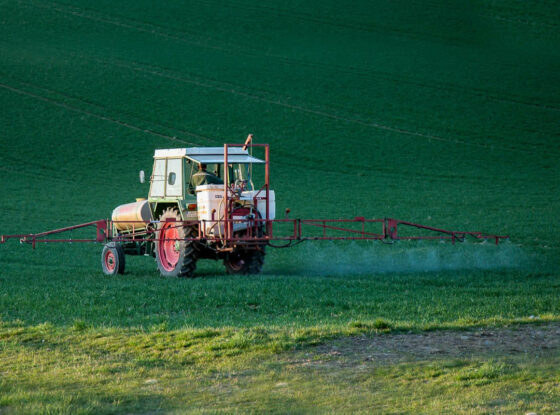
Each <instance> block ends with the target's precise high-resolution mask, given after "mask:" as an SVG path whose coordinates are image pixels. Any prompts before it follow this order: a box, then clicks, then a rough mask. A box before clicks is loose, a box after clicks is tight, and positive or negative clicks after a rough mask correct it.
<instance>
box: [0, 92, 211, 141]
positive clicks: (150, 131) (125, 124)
mask: <svg viewBox="0 0 560 415" xmlns="http://www.w3.org/2000/svg"><path fill="white" fill-rule="evenodd" d="M21 83H23V84H27V85H28V86H32V87H33V88H37V89H40V90H43V91H44V92H48V93H51V94H58V95H60V96H63V97H66V98H67V99H72V100H75V101H80V102H82V103H84V104H86V105H89V106H96V107H99V108H101V109H102V110H104V111H106V112H111V111H110V108H107V107H103V106H100V105H97V104H94V103H91V102H87V101H84V100H82V99H80V98H76V97H71V96H69V95H66V94H63V93H62V92H58V91H55V90H51V89H46V88H42V87H39V86H36V85H33V84H29V83H24V82H21ZM0 88H4V89H6V90H9V91H12V92H14V93H17V94H20V95H25V96H28V97H31V98H35V99H38V100H40V101H43V102H47V103H49V104H52V105H55V106H57V107H60V108H64V109H66V110H68V111H72V112H77V113H81V114H85V115H88V116H91V117H94V118H97V119H100V120H103V121H107V122H111V123H114V124H117V125H119V126H121V127H125V128H128V129H131V130H134V131H138V132H141V133H145V134H150V135H153V136H157V137H161V138H166V139H169V140H172V141H178V142H181V143H185V144H192V145H199V143H194V142H190V141H186V140H183V139H178V138H177V137H176V136H171V135H167V134H163V133H159V132H157V131H154V130H153V129H150V128H143V127H139V126H137V125H134V124H132V123H130V122H127V121H122V120H119V119H117V118H113V117H109V116H106V115H101V114H97V113H95V112H92V111H89V110H86V109H83V108H79V107H76V106H72V105H69V104H67V103H65V102H61V101H58V100H55V99H53V98H49V97H46V96H44V95H40V94H36V93H33V92H30V91H27V90H24V89H22V88H16V87H14V86H11V85H8V84H5V83H1V82H0ZM143 121H147V122H150V123H153V124H156V123H155V122H152V121H151V120H143ZM156 125H157V124H156ZM159 126H160V127H163V128H166V129H173V130H176V131H180V132H181V133H183V134H185V135H189V136H192V137H195V138H198V139H202V140H204V141H213V139H211V138H209V137H205V136H202V135H199V134H196V133H192V132H190V131H186V130H179V129H177V128H174V127H167V126H164V125H162V124H159Z"/></svg>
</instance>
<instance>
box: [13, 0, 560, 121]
mask: <svg viewBox="0 0 560 415" xmlns="http://www.w3.org/2000/svg"><path fill="white" fill-rule="evenodd" d="M19 4H20V5H22V6H28V7H31V6H32V5H31V4H25V3H24V2H23V1H22V0H20V1H19ZM52 4H54V5H56V6H52ZM33 6H35V7H39V8H44V9H48V10H53V11H56V12H59V13H63V14H65V15H70V16H78V17H82V18H85V19H88V20H92V21H98V22H102V23H106V24H110V25H114V26H117V27H122V28H126V29H131V30H136V31H140V32H143V33H147V34H150V35H152V36H160V37H164V38H169V39H172V40H176V41H179V42H182V43H186V44H190V45H194V46H198V47H202V48H206V49H212V50H218V51H221V52H224V53H228V54H234V53H242V54H245V55H247V56H252V57H260V56H264V57H267V58H271V59H274V60H278V61H281V62H283V63H284V64H286V65H294V64H296V65H304V66H308V67H312V68H317V67H319V68H324V69H329V70H332V69H333V68H334V69H335V70H337V71H339V72H342V73H347V74H352V75H359V76H362V77H366V78H368V79H384V80H389V81H392V82H396V83H405V84H409V85H413V86H417V87H420V88H428V89H431V90H443V91H460V92H461V93H467V94H469V95H473V96H481V97H485V98H487V99H490V100H492V101H497V102H508V103H514V104H519V105H527V106H531V107H536V108H544V109H548V110H553V111H559V112H560V106H558V105H560V104H556V103H554V104H547V103H537V102H533V101H528V100H527V99H531V98H530V97H519V96H516V95H514V94H511V92H507V93H506V92H504V91H499V92H498V91H496V92H491V91H488V90H485V89H481V88H467V87H462V86H459V85H453V84H449V83H444V82H441V81H432V80H430V83H431V84H430V83H427V82H425V81H422V80H416V79H409V78H407V77H403V76H395V75H394V74H390V73H385V72H382V71H375V70H372V69H369V68H368V69H367V70H366V69H359V68H354V67H352V66H345V65H338V64H324V63H321V62H313V61H308V60H303V59H295V58H288V57H286V56H282V55H278V54H271V53H267V52H263V51H260V50H256V49H247V48H246V47H240V46H239V45H238V44H235V45H231V44H228V45H226V46H217V45H210V44H208V43H207V42H200V41H195V40H190V39H186V38H185V37H184V36H185V35H187V36H193V34H192V33H188V32H185V31H178V30H174V31H173V30H172V31H169V30H168V29H169V27H166V28H164V27H162V26H159V25H156V24H153V23H147V22H144V21H137V20H133V19H126V18H124V17H122V16H119V17H115V16H111V15H108V14H102V13H101V12H99V11H96V10H91V9H90V10H87V9H86V10H87V11H84V9H80V8H78V7H75V6H71V5H69V4H65V3H59V2H51V5H47V4H42V3H40V4H37V3H33ZM123 19H125V20H124V21H123ZM164 29H167V30H164ZM234 50H235V51H234ZM492 65H493V66H496V65H498V66H506V67H510V66H512V65H508V64H505V63H504V62H500V61H495V62H493V63H492ZM513 67H515V68H516V67H517V66H516V65H513ZM532 69H533V70H544V68H542V67H536V68H532ZM504 95H507V97H504Z"/></svg>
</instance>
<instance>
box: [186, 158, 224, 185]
mask: <svg viewBox="0 0 560 415" xmlns="http://www.w3.org/2000/svg"><path fill="white" fill-rule="evenodd" d="M192 184H193V186H194V188H195V189H196V187H197V186H202V185H205V184H224V181H223V180H222V179H220V178H219V177H218V176H216V175H215V174H214V173H210V172H208V171H206V164H204V163H200V164H199V165H198V171H197V172H196V173H195V174H193V176H192Z"/></svg>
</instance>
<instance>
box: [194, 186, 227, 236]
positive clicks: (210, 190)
mask: <svg viewBox="0 0 560 415" xmlns="http://www.w3.org/2000/svg"><path fill="white" fill-rule="evenodd" d="M223 200H224V185H223V184H206V185H202V186H197V187H196V210H197V213H198V220H199V221H200V222H201V226H202V231H203V233H204V234H205V235H218V234H219V233H223V231H224V227H223V224H221V227H219V228H218V222H216V221H215V220H216V219H223V216H224V209H225V207H224V203H223ZM212 212H214V214H212ZM212 219H214V221H213V220H212Z"/></svg>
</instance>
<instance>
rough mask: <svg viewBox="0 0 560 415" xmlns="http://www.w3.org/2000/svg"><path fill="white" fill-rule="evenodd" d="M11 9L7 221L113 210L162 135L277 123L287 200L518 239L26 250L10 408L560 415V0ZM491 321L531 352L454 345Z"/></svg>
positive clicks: (3, 311) (11, 257)
mask: <svg viewBox="0 0 560 415" xmlns="http://www.w3.org/2000/svg"><path fill="white" fill-rule="evenodd" d="M0 22H1V24H0V108H1V110H0V173H1V174H2V180H1V181H0V182H1V185H0V186H1V189H2V192H1V198H0V212H1V213H2V219H1V220H0V234H15V233H28V232H40V231H44V230H48V229H55V228H59V227H64V226H68V225H73V224H78V223H83V222H88V221H91V220H96V219H104V218H108V217H110V215H111V212H112V210H113V209H114V208H115V207H116V206H117V205H120V204H123V203H127V202H130V201H134V198H136V197H145V196H146V195H147V192H148V186H147V185H146V184H140V183H139V181H138V171H139V170H141V169H144V170H146V171H147V173H148V174H149V173H150V171H151V165H152V156H153V151H154V149H156V148H172V147H189V146H219V145H222V144H223V143H225V142H229V143H231V142H236V143H240V142H243V140H244V139H245V137H246V136H247V134H248V133H253V134H254V135H255V140H256V142H260V143H263V142H266V143H269V144H270V145H271V186H272V188H273V189H274V190H275V192H276V203H277V212H283V211H284V210H285V209H286V208H290V209H291V216H292V217H299V218H333V219H336V218H354V217H356V216H365V217H367V218H383V217H394V218H398V219H403V220H409V221H413V222H418V223H423V224H426V225H431V226H437V227H442V228H450V229H458V230H472V231H483V232H487V233H496V234H507V235H510V237H511V239H510V240H509V241H508V242H506V243H504V244H501V245H499V246H494V245H493V244H492V243H487V244H479V243H474V242H472V241H471V242H466V243H464V244H457V245H455V246H453V245H451V244H450V243H447V244H441V243H439V242H433V243H432V242H399V243H396V244H394V245H386V244H383V243H380V242H376V243H358V242H354V243H336V242H306V243H304V244H301V245H298V246H297V247H294V248H291V249H289V250H272V249H270V250H269V251H268V252H267V257H266V263H265V267H264V270H263V274H262V275H259V276H226V275H225V272H224V267H223V266H222V264H221V263H217V262H216V263H214V262H200V264H199V267H198V276H199V278H196V279H192V280H182V279H165V278H162V277H160V276H159V273H158V271H157V267H156V264H155V263H154V261H153V259H152V258H148V257H129V258H127V271H126V273H125V274H124V275H122V276H119V277H116V278H108V277H105V276H104V275H103V273H102V271H101V264H100V254H101V250H102V246H101V245H99V244H76V243H75V244H60V245H57V244H46V245H44V246H43V245H41V246H40V247H39V248H38V249H36V250H32V249H31V247H30V246H20V245H19V244H18V243H17V242H16V241H9V242H10V243H7V244H4V245H0V414H4V413H7V414H11V413H22V414H23V413H25V414H28V413H71V414H75V413H124V414H130V413H139V414H148V413H149V414H152V413H395V414H397V413H398V414H401V413H426V414H433V413H450V414H459V413H464V414H473V413H476V414H478V413H508V414H509V413H511V414H518V413H527V412H535V413H538V414H545V413H551V414H554V413H558V412H560V386H559V385H560V371H558V369H557V368H558V365H559V364H560V347H559V346H558V344H557V342H556V343H555V342H554V338H557V337H558V336H560V271H559V270H558V264H559V263H560V236H559V234H560V222H559V220H558V218H559V217H560V167H559V166H558V157H559V156H560V122H559V121H560V98H559V97H560V30H559V22H560V12H559V9H558V2H556V1H521V0H516V1H511V0H510V1H505V0H495V1H473V2H459V1H455V0H453V1H435V0H431V1H427V2H420V1H415V0H412V1H407V2H405V1H385V0H383V1H378V2H371V1H362V0H360V1H352V2H335V1H331V0H327V1H323V2H320V3H316V2H311V1H304V0H297V1H288V2H269V1H265V2H263V1H260V2H258V1H254V0H232V1H226V2H218V1H215V0H209V1H204V2H203V1H192V2H182V1H176V0H173V1H168V2H160V3H154V2H148V1H144V0H139V1H136V2H113V1H106V0H99V1H96V2H86V1H83V0H76V1H73V2H68V1H66V2H63V1H39V0H19V1H14V0H0ZM488 330H494V331H495V334H492V336H496V339H500V338H502V339H506V338H510V337H512V338H515V340H508V342H509V343H511V344H515V345H516V346H515V347H511V348H503V347H501V346H500V347H497V348H496V347H493V346H492V344H502V343H504V342H506V341H505V340H503V341H502V343H500V340H496V339H495V338H494V337H491V338H490V340H491V341H490V340H489V341H490V343H488V344H487V345H486V346H484V343H483V342H482V343H481V344H482V345H483V347H479V348H476V347H474V346H473V348H471V347H470V346H469V347H466V346H465V347H464V348H463V349H461V351H460V352H457V353H455V352H450V351H449V348H447V347H445V344H447V343H446V342H447V341H449V342H451V340H450V339H454V340H453V341H455V342H459V343H460V342H461V341H465V342H467V340H464V339H465V338H471V337H472V336H475V335H481V336H484V335H485V334H484V333H486V331H488ZM529 330H530V334H527V333H529ZM473 333H474V334H473ZM493 333H494V332H493ZM512 333H513V334H512ZM515 333H517V334H515ZM535 333H536V334H535ZM538 333H541V334H542V333H545V334H546V335H545V340H543V342H542V343H532V340H531V339H534V338H539V336H540V334H538ZM543 335H544V334H543ZM403 336H405V337H403ZM406 336H410V337H406ZM441 336H443V337H441ZM500 336H502V337H500ZM508 336H509V337H508ZM516 336H517V337H516ZM535 336H536V337H535ZM555 336H556V337H555ZM442 338H443V339H445V341H444V342H443V343H442V344H443V346H442V345H441V344H440V345H439V346H438V345H434V343H436V342H440V341H442ZM407 339H408V340H407ZM551 339H552V340H551ZM376 342H388V343H390V344H392V345H393V346H390V347H389V346H387V353H388V354H387V356H389V355H390V356H393V354H395V355H394V356H393V357H383V356H385V355H383V354H382V353H381V351H380V350H381V349H379V350H378V349H376V348H375V347H374V346H373V345H375V344H377V343H376ZM403 343H404V344H406V343H410V344H411V345H412V346H414V347H411V348H410V350H408V349H407V350H404V349H403V350H401V349H400V346H399V345H400V344H403ZM509 343H508V344H509ZM348 345H350V346H348ZM366 345H368V346H367V347H366ZM416 346H417V347H416ZM370 349H371V356H373V357H370V355H366V354H365V350H370ZM426 350H428V351H426ZM429 350H432V351H433V350H436V351H435V352H433V353H431V352H429ZM416 351H418V353H417V352H416ZM391 353H393V354H391Z"/></svg>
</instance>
